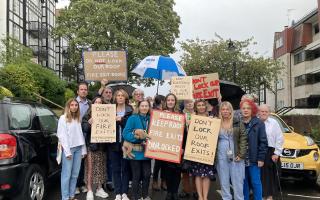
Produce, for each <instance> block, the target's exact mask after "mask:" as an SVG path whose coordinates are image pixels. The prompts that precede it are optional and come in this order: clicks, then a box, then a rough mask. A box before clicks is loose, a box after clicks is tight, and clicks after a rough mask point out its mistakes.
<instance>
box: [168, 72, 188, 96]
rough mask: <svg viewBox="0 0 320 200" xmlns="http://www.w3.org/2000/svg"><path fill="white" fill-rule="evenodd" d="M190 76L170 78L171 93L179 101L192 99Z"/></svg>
mask: <svg viewBox="0 0 320 200" xmlns="http://www.w3.org/2000/svg"><path fill="white" fill-rule="evenodd" d="M192 90H193V85H192V76H175V77H172V78H171V93H173V94H175V95H176V96H177V98H178V99H179V100H189V99H193V94H192Z"/></svg>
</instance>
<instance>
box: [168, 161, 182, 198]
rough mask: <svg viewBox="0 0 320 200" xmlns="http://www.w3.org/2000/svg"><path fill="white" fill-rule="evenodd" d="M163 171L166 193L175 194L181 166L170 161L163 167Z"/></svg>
mask: <svg viewBox="0 0 320 200" xmlns="http://www.w3.org/2000/svg"><path fill="white" fill-rule="evenodd" d="M165 171H166V172H165V176H166V183H167V191H168V193H171V194H177V193H178V190H179V185H180V181H181V168H180V167H179V166H178V165H177V164H173V163H170V164H168V165H167V166H166V167H165Z"/></svg>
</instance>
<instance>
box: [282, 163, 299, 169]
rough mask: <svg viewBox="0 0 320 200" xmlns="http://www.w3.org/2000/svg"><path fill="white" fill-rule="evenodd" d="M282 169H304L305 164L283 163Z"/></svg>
mask: <svg viewBox="0 0 320 200" xmlns="http://www.w3.org/2000/svg"><path fill="white" fill-rule="evenodd" d="M281 168H283V169H303V163H289V162H282V163H281Z"/></svg>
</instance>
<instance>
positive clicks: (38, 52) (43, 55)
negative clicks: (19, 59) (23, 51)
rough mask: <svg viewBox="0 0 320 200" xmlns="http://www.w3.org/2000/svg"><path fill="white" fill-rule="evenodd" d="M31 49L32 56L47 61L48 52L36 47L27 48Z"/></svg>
mask: <svg viewBox="0 0 320 200" xmlns="http://www.w3.org/2000/svg"><path fill="white" fill-rule="evenodd" d="M29 47H30V48H31V49H32V53H33V55H34V56H38V57H39V58H42V60H43V59H45V60H46V59H47V57H48V50H47V49H46V48H44V47H40V46H38V45H30V46H29Z"/></svg>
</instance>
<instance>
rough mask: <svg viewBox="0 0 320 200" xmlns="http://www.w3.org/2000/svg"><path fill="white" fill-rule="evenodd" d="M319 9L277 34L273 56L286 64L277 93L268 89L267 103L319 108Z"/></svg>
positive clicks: (277, 106) (278, 105)
mask: <svg viewBox="0 0 320 200" xmlns="http://www.w3.org/2000/svg"><path fill="white" fill-rule="evenodd" d="M319 19H320V12H319V8H317V9H315V10H313V11H312V12H310V13H308V14H307V15H306V16H304V17H303V18H302V19H300V20H299V21H297V22H295V23H293V25H292V26H290V27H285V28H284V30H282V31H281V32H276V33H275V34H274V49H273V57H274V59H278V60H279V61H281V62H282V63H283V64H284V67H285V68H284V70H283V71H282V73H281V74H280V75H279V78H278V81H277V84H276V85H277V86H276V88H277V90H276V95H275V94H274V93H272V92H270V91H268V92H267V95H266V102H267V103H268V104H269V105H271V106H272V108H275V110H279V109H281V108H283V107H296V108H317V107H318V106H319V103H320V33H319Z"/></svg>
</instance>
